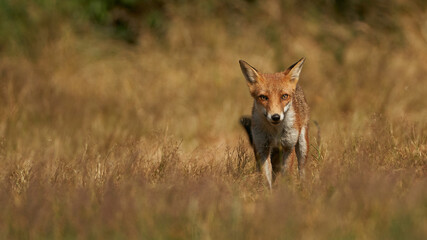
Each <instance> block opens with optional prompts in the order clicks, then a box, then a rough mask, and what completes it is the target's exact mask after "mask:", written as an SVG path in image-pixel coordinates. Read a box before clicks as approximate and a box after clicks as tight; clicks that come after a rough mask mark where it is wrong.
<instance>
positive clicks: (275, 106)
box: [239, 58, 305, 125]
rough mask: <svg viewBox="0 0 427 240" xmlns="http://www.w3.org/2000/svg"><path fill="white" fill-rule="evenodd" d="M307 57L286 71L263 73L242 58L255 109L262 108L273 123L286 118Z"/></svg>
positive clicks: (242, 67) (241, 61)
mask: <svg viewBox="0 0 427 240" xmlns="http://www.w3.org/2000/svg"><path fill="white" fill-rule="evenodd" d="M304 61H305V58H301V59H300V60H299V61H298V62H296V63H294V64H293V65H291V66H290V67H289V68H288V69H286V70H285V71H284V72H279V73H261V72H258V70H256V69H255V68H254V67H252V66H251V65H249V64H248V63H247V62H245V61H243V60H240V61H239V63H240V68H241V69H242V72H243V75H244V76H245V78H246V81H247V84H248V87H249V91H250V93H251V95H252V97H253V98H254V99H255V109H257V110H260V111H261V112H262V113H263V114H264V116H265V117H266V118H267V120H268V121H269V122H270V123H271V124H272V125H277V124H279V123H280V122H282V121H283V119H284V118H285V113H286V112H287V111H288V110H289V108H290V106H291V103H292V99H293V98H292V97H293V95H294V93H295V89H296V86H297V83H298V80H299V75H300V73H301V69H302V66H303V64H304Z"/></svg>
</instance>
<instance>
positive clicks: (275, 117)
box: [267, 112, 285, 125]
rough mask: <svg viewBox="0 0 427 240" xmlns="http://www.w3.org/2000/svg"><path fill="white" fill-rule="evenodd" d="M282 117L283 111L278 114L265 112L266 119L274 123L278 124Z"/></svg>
mask: <svg viewBox="0 0 427 240" xmlns="http://www.w3.org/2000/svg"><path fill="white" fill-rule="evenodd" d="M284 117H285V116H284V114H283V112H282V113H280V114H278V113H273V114H267V119H268V121H269V122H270V123H272V124H274V125H276V124H279V123H280V122H281V121H282V120H283V118H284Z"/></svg>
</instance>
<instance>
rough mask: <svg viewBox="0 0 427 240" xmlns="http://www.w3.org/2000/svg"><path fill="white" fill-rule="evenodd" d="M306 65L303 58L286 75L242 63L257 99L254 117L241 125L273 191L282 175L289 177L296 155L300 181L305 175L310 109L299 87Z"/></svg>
mask: <svg viewBox="0 0 427 240" xmlns="http://www.w3.org/2000/svg"><path fill="white" fill-rule="evenodd" d="M304 62H305V58H301V59H300V60H298V61H297V62H296V63H294V64H292V65H291V66H290V67H289V68H287V69H286V70H285V71H283V72H278V73H261V72H260V71H258V70H257V69H255V68H254V67H252V66H251V65H249V64H248V63H247V62H245V61H243V60H239V64H240V68H241V70H242V73H243V76H244V77H245V79H246V83H247V86H248V88H249V92H250V94H251V96H252V98H253V100H254V101H253V106H252V116H251V117H246V116H243V117H242V118H241V119H240V123H241V124H242V126H243V127H244V128H245V130H246V132H247V134H248V136H249V141H250V143H251V145H252V148H253V150H254V154H255V159H256V163H257V164H256V166H257V170H258V171H261V172H262V174H263V175H264V176H265V178H266V180H267V183H268V187H269V188H270V189H272V184H273V183H274V181H275V179H276V177H277V175H278V174H282V175H285V172H286V170H287V169H288V167H289V159H290V155H291V153H292V152H295V154H296V156H297V161H298V173H299V177H300V179H304V176H305V170H304V167H305V164H306V159H307V156H308V150H309V142H308V139H309V138H308V122H309V107H308V104H307V101H306V99H305V96H304V92H303V90H302V88H301V87H300V85H299V84H298V82H299V78H300V73H301V70H302V67H303V64H304Z"/></svg>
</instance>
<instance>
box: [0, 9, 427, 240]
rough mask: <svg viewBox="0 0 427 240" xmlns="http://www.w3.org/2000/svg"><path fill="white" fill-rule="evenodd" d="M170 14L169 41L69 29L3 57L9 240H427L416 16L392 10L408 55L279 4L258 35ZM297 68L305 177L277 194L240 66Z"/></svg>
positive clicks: (282, 182) (0, 221)
mask: <svg viewBox="0 0 427 240" xmlns="http://www.w3.org/2000/svg"><path fill="white" fill-rule="evenodd" d="M168 6H169V5H168ZM245 6H246V5H245ZM169 7H170V8H171V9H176V12H174V11H170V10H169V11H170V12H171V13H170V16H169V17H170V18H171V19H173V21H170V22H168V24H169V25H168V28H167V30H165V31H166V32H165V33H164V34H165V35H164V36H163V40H161V41H159V40H158V36H157V35H156V34H155V33H150V32H145V31H143V32H142V34H141V35H140V36H139V38H138V39H137V43H138V44H135V45H129V44H127V43H123V42H121V41H118V40H114V39H109V38H105V36H104V35H98V34H95V33H88V32H83V33H82V32H78V31H76V30H75V29H74V26H73V25H72V24H69V23H67V21H63V22H59V23H58V26H59V27H58V28H57V29H55V30H56V31H57V32H56V34H55V36H57V37H55V38H53V39H49V40H46V39H41V40H40V41H41V42H40V43H37V46H38V47H39V48H40V49H38V51H37V52H39V53H38V54H37V56H36V57H28V56H24V55H18V56H17V55H11V54H10V55H6V54H5V55H4V56H1V58H0V106H1V107H0V179H1V180H0V206H2V211H1V212H0V235H1V236H2V237H4V238H5V239H13V238H20V239H21V238H31V239H34V238H38V239H46V238H52V239H58V238H83V239H86V238H101V239H103V238H118V239H128V238H131V239H141V238H143V239H191V238H193V239H272V238H273V239H289V238H290V239H293V238H295V239H423V238H425V236H426V235H427V220H426V219H427V191H426V189H427V188H426V187H427V179H426V176H427V175H426V174H427V123H426V121H425V119H427V111H426V109H427V108H426V107H427V106H426V101H425V94H426V93H427V92H426V90H427V82H426V81H425V76H426V73H427V66H426V65H425V62H426V61H427V59H426V56H427V48H425V46H426V44H427V43H426V42H425V39H424V38H423V35H422V27H420V22H422V21H421V20H422V19H424V18H423V16H424V15H423V13H422V12H421V10H419V9H418V10H415V9H414V10H413V11H414V15H413V16H412V17H411V18H408V17H407V16H406V15H405V14H404V13H401V14H397V13H396V16H395V17H396V19H395V20H396V22H397V23H401V24H400V25H399V26H400V28H399V31H401V34H402V35H403V36H407V37H406V38H405V40H404V41H403V42H400V40H399V39H398V38H399V36H398V35H394V34H391V33H390V32H389V31H386V30H383V31H378V29H376V28H375V26H372V27H370V26H369V25H364V24H362V23H361V22H359V23H341V22H339V21H334V20H332V18H331V19H329V20H328V21H326V20H325V21H324V22H318V21H315V20H316V18H314V17H313V18H310V17H307V16H305V15H297V14H289V15H287V14H286V15H283V16H282V15H280V14H279V15H277V16H279V17H277V16H276V15H274V14H275V11H274V10H275V5H274V4H273V5H266V6H265V7H262V8H260V9H258V8H256V9H258V10H259V11H260V12H258V13H256V14H255V13H254V18H255V19H256V20H259V21H257V22H254V23H252V24H250V23H247V22H244V21H242V19H240V18H233V17H230V18H227V19H229V20H230V22H227V19H222V20H219V19H217V18H209V17H202V16H201V15H203V14H201V13H200V12H198V13H197V14H198V15H197V18H198V21H194V19H193V18H192V17H191V16H188V15H186V14H185V13H187V11H189V9H190V10H191V7H182V6H181V7H177V6H173V5H171V6H169ZM173 7H176V8H173ZM199 7H200V6H199ZM252 7H254V6H252ZM255 7H256V6H255ZM409 7H411V6H409ZM244 11H249V12H250V11H251V8H248V9H245V10H244ZM266 12H267V13H271V14H273V15H271V14H270V15H271V16H273V17H271V19H270V18H268V19H266V20H265V18H263V16H266V15H263V14H265V13H266ZM244 13H245V14H246V13H247V12H244ZM424 14H425V13H424ZM270 15H268V16H270ZM274 16H276V17H277V19H276V18H275V17H274ZM236 19H237V20H239V19H240V20H239V21H241V22H239V21H237V20H236ZM263 19H264V20H263ZM231 20H236V22H232V21H231ZM282 20H283V21H284V22H286V23H289V24H288V25H289V26H288V25H286V26H284V25H283V24H279V22H281V21H282ZM227 24H228V25H227ZM297 26H298V27H297ZM388 40H390V41H388ZM44 41H46V42H44ZM399 44H400V45H399ZM302 56H305V57H307V62H306V64H305V66H304V69H303V71H302V76H301V85H302V87H303V89H304V91H305V95H306V97H307V101H308V103H309V105H310V108H311V119H312V120H313V121H311V122H310V143H311V147H310V159H309V162H308V166H307V178H306V179H305V180H304V181H303V182H301V181H300V180H299V179H298V178H297V176H296V175H297V174H296V173H297V171H295V170H296V169H295V168H296V164H294V165H293V168H292V169H290V172H289V173H288V175H287V176H285V177H281V178H279V179H278V180H277V181H276V183H275V186H274V190H273V191H272V192H270V191H269V190H268V189H267V188H266V186H265V185H264V184H263V181H262V177H260V176H259V175H258V173H257V172H256V170H255V162H254V157H253V152H252V149H251V148H250V146H249V144H248V142H247V139H246V136H245V133H244V130H243V129H242V128H241V127H240V126H239V125H238V119H239V117H240V116H241V115H243V114H245V115H247V114H249V113H250V110H251V104H252V103H251V101H252V100H251V98H250V96H249V93H248V90H247V87H246V85H245V82H244V79H243V77H242V76H241V72H240V69H239V66H238V60H239V59H245V60H247V61H249V62H251V63H252V64H253V65H254V66H257V68H258V69H259V70H261V71H267V72H272V71H277V70H280V69H285V68H286V67H287V65H290V64H291V63H293V62H295V61H296V60H297V59H299V58H300V57H302ZM279 65H280V66H281V65H283V67H280V66H279ZM314 121H316V122H318V127H316V125H315V123H314Z"/></svg>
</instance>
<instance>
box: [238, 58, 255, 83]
mask: <svg viewBox="0 0 427 240" xmlns="http://www.w3.org/2000/svg"><path fill="white" fill-rule="evenodd" d="M239 63H240V68H241V69H242V73H243V75H244V76H245V78H246V81H248V83H250V84H253V83H256V82H257V81H258V79H259V73H258V71H257V70H256V69H255V68H254V67H252V66H251V65H249V64H248V63H247V62H245V61H243V60H239Z"/></svg>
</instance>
